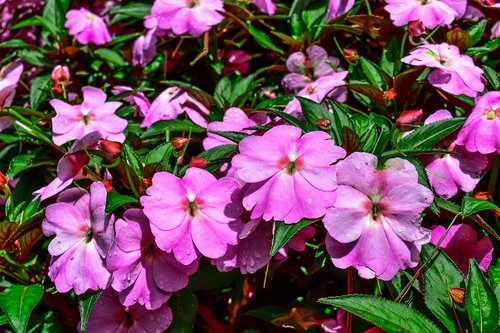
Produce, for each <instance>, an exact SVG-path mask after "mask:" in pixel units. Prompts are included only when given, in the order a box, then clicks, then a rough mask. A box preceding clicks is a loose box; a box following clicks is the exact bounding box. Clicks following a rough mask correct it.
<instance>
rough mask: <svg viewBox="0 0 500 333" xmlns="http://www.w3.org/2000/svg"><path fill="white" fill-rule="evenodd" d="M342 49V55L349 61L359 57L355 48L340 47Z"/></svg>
mask: <svg viewBox="0 0 500 333" xmlns="http://www.w3.org/2000/svg"><path fill="white" fill-rule="evenodd" d="M342 50H343V51H344V57H345V58H346V59H347V60H349V61H356V60H358V59H359V54H358V51H357V50H355V49H342Z"/></svg>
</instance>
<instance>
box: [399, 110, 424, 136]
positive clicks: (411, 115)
mask: <svg viewBox="0 0 500 333" xmlns="http://www.w3.org/2000/svg"><path fill="white" fill-rule="evenodd" d="M423 114H424V112H423V110H422V109H420V110H408V111H403V112H402V113H401V115H400V116H399V118H398V119H396V126H397V127H398V128H399V130H401V131H403V132H404V131H411V130H412V129H414V128H415V125H418V124H419V123H420V120H422V116H423Z"/></svg>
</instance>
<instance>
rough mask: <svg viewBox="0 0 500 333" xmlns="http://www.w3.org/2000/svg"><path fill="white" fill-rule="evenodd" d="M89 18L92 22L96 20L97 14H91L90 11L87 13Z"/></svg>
mask: <svg viewBox="0 0 500 333" xmlns="http://www.w3.org/2000/svg"><path fill="white" fill-rule="evenodd" d="M87 20H89V21H90V22H92V21H94V20H95V16H94V15H92V14H90V13H88V14H87Z"/></svg>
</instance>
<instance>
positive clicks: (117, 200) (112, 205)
mask: <svg viewBox="0 0 500 333" xmlns="http://www.w3.org/2000/svg"><path fill="white" fill-rule="evenodd" d="M137 202H139V201H138V200H137V199H136V198H133V197H129V196H128V195H122V194H120V193H117V192H115V191H110V192H108V196H107V198H106V213H108V214H109V213H112V212H113V211H114V210H115V209H116V208H118V207H120V206H123V205H126V204H130V203H137Z"/></svg>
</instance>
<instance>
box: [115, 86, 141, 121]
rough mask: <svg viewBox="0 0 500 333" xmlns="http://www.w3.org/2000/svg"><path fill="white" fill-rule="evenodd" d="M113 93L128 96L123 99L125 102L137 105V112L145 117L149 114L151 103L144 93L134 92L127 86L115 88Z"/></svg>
mask: <svg viewBox="0 0 500 333" xmlns="http://www.w3.org/2000/svg"><path fill="white" fill-rule="evenodd" d="M111 93H112V94H113V95H120V94H127V95H126V97H124V98H123V100H124V101H125V102H128V103H130V104H133V105H136V106H137V110H138V111H139V113H140V114H141V116H143V117H144V116H145V115H146V114H147V113H148V111H149V107H150V103H149V100H148V98H147V97H146V96H145V95H144V93H143V92H141V91H134V90H133V89H132V88H131V87H127V86H114V87H113V89H111Z"/></svg>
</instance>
